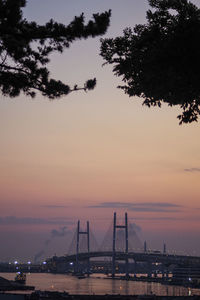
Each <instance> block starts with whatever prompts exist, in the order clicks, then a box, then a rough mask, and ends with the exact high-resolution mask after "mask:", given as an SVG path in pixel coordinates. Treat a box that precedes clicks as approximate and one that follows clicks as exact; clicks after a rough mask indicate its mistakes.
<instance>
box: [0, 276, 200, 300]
mask: <svg viewBox="0 0 200 300" xmlns="http://www.w3.org/2000/svg"><path fill="white" fill-rule="evenodd" d="M0 276H1V277H4V278H6V279H9V280H14V278H15V276H16V274H15V273H0ZM26 284H27V285H31V286H35V290H42V291H59V292H64V291H65V292H68V293H70V294H86V295H88V294H90V295H91V294H96V295H105V294H121V295H152V294H154V295H158V296H188V295H191V296H193V295H199V296H200V289H191V288H186V287H182V286H172V285H163V284H160V283H155V282H139V281H126V280H119V279H118V280H116V279H108V278H107V277H106V276H105V275H102V274H92V275H91V276H90V277H89V278H84V279H78V278H77V277H75V276H72V275H65V274H51V273H27V282H26ZM26 293H27V291H26Z"/></svg>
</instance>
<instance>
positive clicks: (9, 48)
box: [0, 0, 111, 99]
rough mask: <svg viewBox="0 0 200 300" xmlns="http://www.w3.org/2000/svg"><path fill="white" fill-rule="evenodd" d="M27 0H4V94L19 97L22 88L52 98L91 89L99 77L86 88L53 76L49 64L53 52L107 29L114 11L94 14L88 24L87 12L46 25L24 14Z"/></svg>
mask: <svg viewBox="0 0 200 300" xmlns="http://www.w3.org/2000/svg"><path fill="white" fill-rule="evenodd" d="M25 5H26V0H0V89H1V92H2V94H3V95H5V96H10V97H16V96H18V95H19V94H20V92H23V93H25V95H28V96H31V97H34V96H35V94H36V91H40V92H41V93H42V95H44V96H47V97H49V98H51V99H54V98H58V97H60V96H62V95H67V94H69V93H70V92H72V91H75V90H79V89H83V90H85V91H87V90H91V89H93V88H94V87H95V85H96V79H95V78H94V79H89V80H87V81H86V82H85V84H84V86H83V87H82V88H79V87H78V86H77V85H74V87H73V88H70V86H69V85H67V84H65V83H63V82H61V81H60V80H55V79H52V78H51V77H50V72H49V70H48V68H47V64H48V62H49V61H50V58H49V56H50V54H51V53H52V52H56V51H58V52H60V53H62V52H63V50H64V49H65V48H68V47H69V46H70V45H71V43H72V42H74V41H75V40H78V39H82V38H83V39H86V38H88V37H96V36H98V35H102V34H104V33H105V32H106V30H107V28H108V26H109V21H110V15H111V12H110V11H107V12H104V13H101V14H94V15H93V20H90V21H89V22H88V23H87V24H85V21H84V15H83V14H81V15H80V16H79V17H75V18H74V20H73V21H72V22H71V23H70V24H69V25H67V26H65V25H64V24H60V23H57V22H55V21H53V20H50V21H49V22H47V23H46V24H45V25H38V24H37V23H36V22H28V21H27V20H26V19H25V18H23V11H22V9H23V7H25Z"/></svg>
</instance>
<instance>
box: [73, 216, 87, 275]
mask: <svg viewBox="0 0 200 300" xmlns="http://www.w3.org/2000/svg"><path fill="white" fill-rule="evenodd" d="M82 234H85V235H87V252H88V261H87V274H88V276H89V274H90V225H89V221H87V229H86V231H81V230H80V221H79V220H78V223H77V239H76V272H77V273H78V272H79V269H80V265H79V246H80V239H79V236H80V235H82Z"/></svg>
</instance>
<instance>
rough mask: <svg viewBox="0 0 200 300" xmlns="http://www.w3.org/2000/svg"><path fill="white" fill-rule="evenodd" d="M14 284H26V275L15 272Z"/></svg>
mask: <svg viewBox="0 0 200 300" xmlns="http://www.w3.org/2000/svg"><path fill="white" fill-rule="evenodd" d="M15 282H17V283H21V284H25V283H26V274H24V273H23V272H17V274H16V276H15Z"/></svg>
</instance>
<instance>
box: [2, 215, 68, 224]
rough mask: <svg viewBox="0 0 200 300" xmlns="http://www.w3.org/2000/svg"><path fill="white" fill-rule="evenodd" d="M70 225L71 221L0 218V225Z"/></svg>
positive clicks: (14, 217) (61, 219)
mask: <svg viewBox="0 0 200 300" xmlns="http://www.w3.org/2000/svg"><path fill="white" fill-rule="evenodd" d="M65 224H66V225H70V224H73V223H72V222H71V221H69V220H67V219H63V218H49V219H46V218H32V217H23V218H20V217H16V216H6V217H0V225H65Z"/></svg>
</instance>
